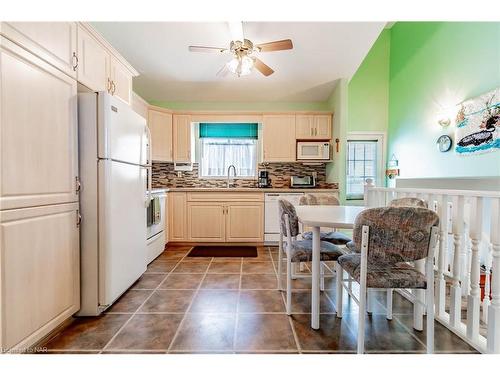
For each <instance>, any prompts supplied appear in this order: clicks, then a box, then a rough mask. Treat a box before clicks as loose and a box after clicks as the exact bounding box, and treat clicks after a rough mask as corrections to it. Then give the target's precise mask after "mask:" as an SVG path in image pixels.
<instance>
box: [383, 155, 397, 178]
mask: <svg viewBox="0 0 500 375" xmlns="http://www.w3.org/2000/svg"><path fill="white" fill-rule="evenodd" d="M385 175H386V176H387V177H388V178H389V179H391V180H392V179H393V178H395V177H397V176H399V161H398V159H396V155H394V154H392V156H391V160H389V162H388V163H387V169H386V170H385Z"/></svg>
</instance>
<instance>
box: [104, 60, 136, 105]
mask: <svg viewBox="0 0 500 375" xmlns="http://www.w3.org/2000/svg"><path fill="white" fill-rule="evenodd" d="M109 77H110V81H111V94H112V95H113V96H116V97H118V98H120V99H121V100H123V101H124V102H125V103H128V104H130V102H131V98H132V73H131V72H130V71H129V70H128V69H127V67H126V66H125V65H123V64H122V63H121V62H120V61H119V60H118V59H117V58H116V57H115V56H112V57H111V66H110V74H109Z"/></svg>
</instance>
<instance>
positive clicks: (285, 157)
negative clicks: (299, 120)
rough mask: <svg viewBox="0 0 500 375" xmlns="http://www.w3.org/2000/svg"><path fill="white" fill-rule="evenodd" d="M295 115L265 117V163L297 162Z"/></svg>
mask: <svg viewBox="0 0 500 375" xmlns="http://www.w3.org/2000/svg"><path fill="white" fill-rule="evenodd" d="M295 147H296V145H295V115H264V116H263V151H264V152H263V161H265V162H290V161H295V154H296V150H295Z"/></svg>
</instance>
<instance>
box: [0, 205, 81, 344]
mask: <svg viewBox="0 0 500 375" xmlns="http://www.w3.org/2000/svg"><path fill="white" fill-rule="evenodd" d="M0 216H1V217H0V239H1V246H0V248H1V254H0V255H1V260H2V262H1V264H0V278H1V284H2V288H1V290H0V311H1V322H0V327H1V335H0V348H1V349H2V350H10V349H13V348H15V349H23V348H28V347H29V346H31V345H33V344H34V343H36V342H37V341H38V340H40V339H41V338H43V337H44V336H45V335H47V334H48V333H49V332H50V331H51V330H53V329H54V328H56V327H57V326H58V325H60V324H61V323H62V322H63V321H64V320H66V319H67V318H69V317H71V315H73V314H74V313H75V312H77V311H78V310H79V308H80V247H79V228H78V203H68V204H59V205H50V206H42V207H35V208H23V209H14V210H7V211H2V212H1V215H0Z"/></svg>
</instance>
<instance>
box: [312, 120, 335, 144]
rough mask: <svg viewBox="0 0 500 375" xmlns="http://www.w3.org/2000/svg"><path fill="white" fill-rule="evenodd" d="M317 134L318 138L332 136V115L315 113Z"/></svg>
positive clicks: (329, 137)
mask: <svg viewBox="0 0 500 375" xmlns="http://www.w3.org/2000/svg"><path fill="white" fill-rule="evenodd" d="M314 128H315V136H316V137H317V138H318V139H331V138H332V116H331V115H314Z"/></svg>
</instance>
